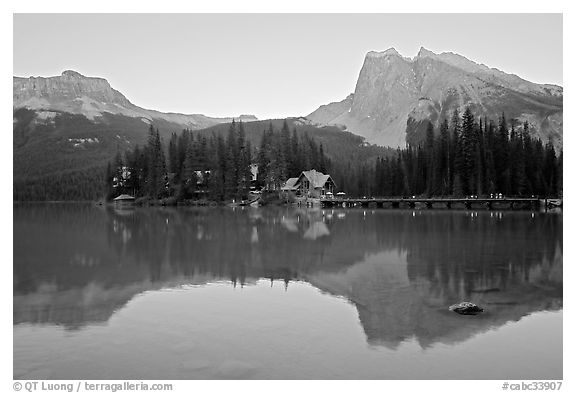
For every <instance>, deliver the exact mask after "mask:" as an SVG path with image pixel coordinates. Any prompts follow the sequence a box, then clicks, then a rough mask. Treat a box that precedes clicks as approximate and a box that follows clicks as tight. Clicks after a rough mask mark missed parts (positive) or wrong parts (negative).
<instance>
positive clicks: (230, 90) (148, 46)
mask: <svg viewBox="0 0 576 393" xmlns="http://www.w3.org/2000/svg"><path fill="white" fill-rule="evenodd" d="M421 46H424V47H425V48H427V49H429V50H432V51H434V52H436V53H439V52H446V51H450V52H456V53H459V54H461V55H463V56H465V57H467V58H468V59H470V60H473V61H476V62H478V63H483V64H486V65H488V66H489V67H495V68H498V69H500V70H502V71H505V72H508V73H514V74H517V75H519V76H520V77H522V78H524V79H527V80H530V81H532V82H537V83H553V84H557V85H562V84H563V83H562V15H561V14H156V15H155V14H42V15H35V14H15V15H14V64H13V73H14V75H15V76H23V77H28V76H54V75H60V74H61V73H62V71H64V70H67V69H72V70H75V71H78V72H80V73H81V74H83V75H86V76H98V77H102V78H106V79H107V80H108V81H109V82H110V84H111V85H112V87H113V88H115V89H117V90H119V91H120V92H122V93H123V94H124V95H125V96H126V97H127V98H128V99H129V100H130V101H132V102H133V103H134V104H136V105H139V106H141V107H144V108H148V109H156V110H160V111H164V112H180V113H202V114H205V115H208V116H237V115H240V114H254V115H256V116H257V117H258V118H260V119H266V118H280V117H286V116H300V115H307V114H308V113H310V112H312V111H313V110H315V109H316V108H317V107H318V106H320V105H322V104H327V103H329V102H333V101H339V100H341V99H343V98H345V97H346V96H347V95H348V94H350V93H351V92H353V91H354V87H355V84H356V79H357V77H358V73H359V71H360V68H361V66H362V63H363V60H364V56H365V54H366V53H367V52H368V51H371V50H375V51H383V50H386V49H388V48H390V47H394V48H396V49H397V50H398V51H399V52H400V53H401V54H402V55H404V56H407V57H413V56H415V55H416V54H417V53H418V50H419V48H420V47H421Z"/></svg>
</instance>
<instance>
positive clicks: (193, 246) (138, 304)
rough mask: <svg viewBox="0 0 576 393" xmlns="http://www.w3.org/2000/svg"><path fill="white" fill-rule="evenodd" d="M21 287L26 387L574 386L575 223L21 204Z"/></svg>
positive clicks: (20, 354)
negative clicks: (567, 335) (456, 307)
mask: <svg viewBox="0 0 576 393" xmlns="http://www.w3.org/2000/svg"><path fill="white" fill-rule="evenodd" d="M13 279H14V315H13V316H14V378H15V379H213V378H216V379H229V378H231V379H245V378H253V379H366V378H368V379H506V380H512V379H524V380H539V379H561V378H562V215H561V214H554V213H538V212H535V213H532V212H510V211H501V212H498V211H495V212H488V211H478V212H470V211H404V210H370V209H368V210H363V209H357V210H342V209H340V210H305V209H288V208H282V209H280V208H278V209H274V208H244V209H235V210H234V209H232V208H203V209H200V208H197V209H195V208H147V209H135V210H114V209H110V208H108V209H106V208H102V207H95V206H91V205H81V204H77V205H76V204H51V205H25V206H24V205H14V277H13ZM460 301H472V302H475V303H477V304H479V305H480V306H482V307H484V308H485V312H484V313H483V314H480V315H477V316H462V315H458V314H455V313H453V312H450V311H448V310H447V308H448V306H450V305H451V304H453V303H456V302H460Z"/></svg>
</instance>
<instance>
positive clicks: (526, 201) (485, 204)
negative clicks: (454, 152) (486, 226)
mask: <svg viewBox="0 0 576 393" xmlns="http://www.w3.org/2000/svg"><path fill="white" fill-rule="evenodd" d="M320 204H321V206H322V207H325V208H331V207H358V206H359V207H364V208H367V207H376V208H392V209H399V208H405V209H406V208H409V209H415V208H416V207H417V206H419V207H425V208H427V209H434V208H444V209H452V208H456V207H458V208H465V209H473V208H474V209H487V210H492V209H494V208H501V209H532V210H537V209H539V208H540V206H541V205H543V207H547V206H548V203H547V201H546V200H544V199H539V198H324V199H321V200H320Z"/></svg>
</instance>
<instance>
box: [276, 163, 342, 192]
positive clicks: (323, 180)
mask: <svg viewBox="0 0 576 393" xmlns="http://www.w3.org/2000/svg"><path fill="white" fill-rule="evenodd" d="M335 188H336V184H335V183H334V180H332V177H330V175H325V174H323V173H322V172H318V171H317V170H315V169H312V170H309V171H304V172H302V173H301V174H300V176H298V177H292V178H290V179H288V180H287V181H286V183H285V184H284V186H282V189H281V190H282V191H283V192H285V193H293V194H294V195H295V196H299V197H308V198H325V197H327V196H330V195H333V194H334V189H335Z"/></svg>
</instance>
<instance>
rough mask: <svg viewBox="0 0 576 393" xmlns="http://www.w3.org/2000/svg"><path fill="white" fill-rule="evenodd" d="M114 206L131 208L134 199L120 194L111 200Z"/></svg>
mask: <svg viewBox="0 0 576 393" xmlns="http://www.w3.org/2000/svg"><path fill="white" fill-rule="evenodd" d="M113 201H114V206H133V205H134V202H135V201H136V198H134V197H133V196H131V195H128V194H122V195H119V196H117V197H116V198H114V199H113Z"/></svg>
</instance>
